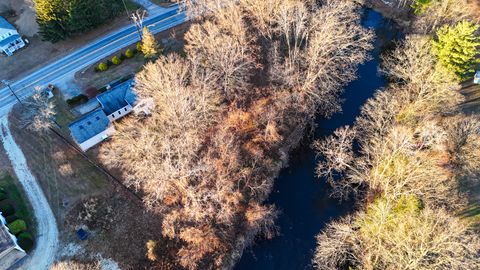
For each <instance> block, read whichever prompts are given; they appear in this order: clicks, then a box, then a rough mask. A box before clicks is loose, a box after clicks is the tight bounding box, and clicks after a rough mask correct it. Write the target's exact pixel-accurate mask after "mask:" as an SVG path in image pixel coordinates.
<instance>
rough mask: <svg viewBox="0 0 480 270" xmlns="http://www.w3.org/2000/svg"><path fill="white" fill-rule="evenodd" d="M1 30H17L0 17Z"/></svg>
mask: <svg viewBox="0 0 480 270" xmlns="http://www.w3.org/2000/svg"><path fill="white" fill-rule="evenodd" d="M0 29H8V30H17V29H15V27H13V25H11V24H10V23H9V22H8V21H7V20H5V18H3V17H2V16H0Z"/></svg>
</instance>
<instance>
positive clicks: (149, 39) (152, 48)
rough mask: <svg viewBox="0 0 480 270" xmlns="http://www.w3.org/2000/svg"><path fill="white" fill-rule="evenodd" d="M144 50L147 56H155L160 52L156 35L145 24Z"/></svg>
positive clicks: (143, 35)
mask: <svg viewBox="0 0 480 270" xmlns="http://www.w3.org/2000/svg"><path fill="white" fill-rule="evenodd" d="M142 52H143V54H144V55H145V58H153V57H155V56H156V55H157V53H158V44H157V41H156V40H155V37H154V36H153V35H152V33H150V31H149V30H148V28H147V27H146V26H145V27H144V28H143V33H142Z"/></svg>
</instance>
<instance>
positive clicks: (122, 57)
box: [120, 53, 127, 61]
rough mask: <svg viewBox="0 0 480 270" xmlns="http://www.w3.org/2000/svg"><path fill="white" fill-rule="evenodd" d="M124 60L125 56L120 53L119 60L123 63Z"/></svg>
mask: <svg viewBox="0 0 480 270" xmlns="http://www.w3.org/2000/svg"><path fill="white" fill-rule="evenodd" d="M125 59H127V57H126V56H125V54H124V53H121V54H120V60H122V61H123V60H125Z"/></svg>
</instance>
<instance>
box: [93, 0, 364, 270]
mask: <svg viewBox="0 0 480 270" xmlns="http://www.w3.org/2000/svg"><path fill="white" fill-rule="evenodd" d="M186 4H187V5H188V6H189V9H188V11H189V16H191V18H192V21H193V23H192V25H191V27H190V29H189V30H188V32H187V33H186V34H185V42H186V45H185V52H186V53H185V55H186V57H181V56H179V55H176V54H170V55H168V56H161V57H160V58H159V59H158V60H156V61H152V62H150V63H148V64H146V66H145V67H144V69H143V70H142V71H141V72H140V73H139V74H137V76H136V85H135V91H136V93H137V95H138V96H139V98H140V99H141V100H152V101H153V103H154V104H155V106H154V108H152V109H151V110H150V111H149V113H148V114H141V115H137V116H136V117H131V118H128V119H126V120H125V121H122V123H120V124H118V125H117V126H116V129H117V131H118V132H117V133H116V135H114V136H113V138H112V140H111V142H110V143H108V144H105V145H103V146H102V148H101V154H100V156H101V159H102V161H103V162H104V163H105V164H107V165H108V166H110V167H112V168H120V169H121V170H122V172H123V174H124V177H125V178H126V182H127V184H129V185H131V186H133V187H135V188H137V189H139V190H142V191H143V192H144V194H145V196H144V203H145V204H146V205H147V206H148V208H149V209H150V210H151V211H156V212H158V213H161V214H162V216H163V225H162V228H152V229H156V230H161V231H162V233H163V235H164V236H165V237H168V238H170V239H172V240H174V241H176V242H177V243H178V250H177V252H176V254H177V257H178V264H179V265H181V266H182V267H184V268H186V269H219V268H225V267H226V268H230V267H232V266H233V264H234V263H235V262H236V261H237V260H238V259H239V257H240V256H241V254H242V251H243V250H244V248H245V247H247V246H249V245H251V244H252V243H253V241H254V239H255V238H256V237H263V238H271V237H274V236H275V235H276V232H277V228H276V226H275V218H276V216H277V214H278V212H277V210H276V208H275V206H274V205H268V204H265V203H264V201H265V200H266V199H267V198H268V195H269V194H270V192H271V189H272V185H273V182H274V179H275V177H276V176H277V175H278V173H279V171H280V170H281V168H283V167H284V166H286V165H287V164H288V156H289V152H290V150H291V149H292V148H293V147H295V146H296V145H297V143H298V141H299V140H300V139H301V138H302V137H303V134H304V133H305V131H306V130H307V127H308V126H309V124H310V123H311V122H312V121H313V119H314V117H315V116H316V115H324V116H330V115H331V114H332V113H333V112H336V111H338V110H339V109H340V102H339V95H340V94H341V92H342V86H343V85H345V84H346V83H348V82H350V81H352V80H353V79H355V77H356V69H357V66H358V64H360V63H362V62H364V61H365V60H366V59H367V58H368V55H367V52H368V50H370V49H371V48H372V45H371V41H372V39H373V33H372V32H371V31H370V30H367V29H364V28H362V27H361V26H360V24H359V21H360V6H359V5H357V4H355V3H353V2H350V1H337V0H328V1H322V2H320V3H316V2H314V1H300V0H295V1H294V0H272V1H256V0H241V1H194V2H188V1H187V3H186Z"/></svg>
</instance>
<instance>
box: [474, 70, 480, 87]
mask: <svg viewBox="0 0 480 270" xmlns="http://www.w3.org/2000/svg"><path fill="white" fill-rule="evenodd" d="M473 83H475V84H480V70H479V71H477V73H475V76H474V77H473Z"/></svg>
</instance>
